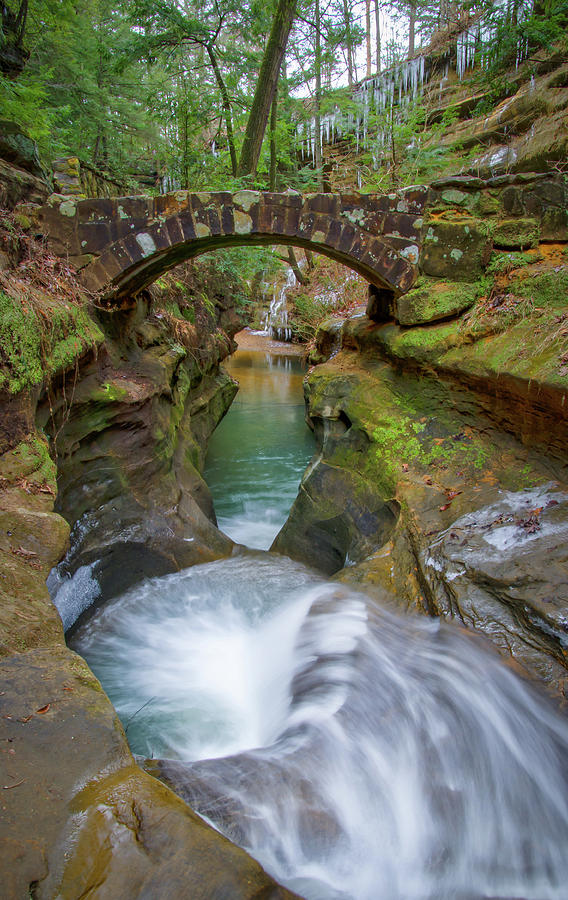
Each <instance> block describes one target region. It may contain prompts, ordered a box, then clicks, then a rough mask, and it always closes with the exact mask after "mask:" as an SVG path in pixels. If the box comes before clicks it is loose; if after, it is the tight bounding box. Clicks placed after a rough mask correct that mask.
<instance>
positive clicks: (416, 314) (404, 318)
mask: <svg viewBox="0 0 568 900" xmlns="http://www.w3.org/2000/svg"><path fill="white" fill-rule="evenodd" d="M475 299H476V288H475V286H473V285H470V284H467V283H460V282H457V283H456V282H451V281H437V280H434V279H426V278H424V279H422V281H421V282H420V283H419V284H418V285H417V286H416V287H415V288H413V289H412V290H411V291H408V293H407V294H403V295H402V297H399V298H398V299H397V301H396V319H397V321H398V322H399V324H400V325H425V324H427V323H428V322H437V321H439V320H440V319H448V318H452V317H454V316H458V315H459V314H460V313H462V312H464V311H465V310H466V309H469V308H470V307H471V306H473V304H474V303H475Z"/></svg>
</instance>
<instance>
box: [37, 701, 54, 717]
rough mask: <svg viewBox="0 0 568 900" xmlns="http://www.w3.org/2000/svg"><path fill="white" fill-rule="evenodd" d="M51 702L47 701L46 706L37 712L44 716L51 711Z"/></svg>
mask: <svg viewBox="0 0 568 900" xmlns="http://www.w3.org/2000/svg"><path fill="white" fill-rule="evenodd" d="M50 706H51V703H46V705H45V706H42V707H41V709H36V713H39V715H40V716H43V714H44V713H46V712H48V711H49V708H50Z"/></svg>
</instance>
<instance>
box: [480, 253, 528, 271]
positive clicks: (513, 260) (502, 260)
mask: <svg viewBox="0 0 568 900" xmlns="http://www.w3.org/2000/svg"><path fill="white" fill-rule="evenodd" d="M535 261H536V259H535V256H534V254H530V253H521V252H519V251H511V252H509V253H493V254H492V256H491V259H490V261H489V265H488V266H487V269H486V272H487V274H488V275H498V274H500V273H501V272H510V271H511V270H512V269H522V268H525V267H526V266H530V264H531V263H533V262H535Z"/></svg>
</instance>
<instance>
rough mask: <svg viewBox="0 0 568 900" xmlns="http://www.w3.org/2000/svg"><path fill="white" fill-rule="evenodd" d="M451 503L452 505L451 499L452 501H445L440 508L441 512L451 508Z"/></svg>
mask: <svg viewBox="0 0 568 900" xmlns="http://www.w3.org/2000/svg"><path fill="white" fill-rule="evenodd" d="M451 505H452V504H451V501H450V503H444V505H443V506H439V507H438V509H439V510H440V512H444V510H446V509H449V508H450V506H451Z"/></svg>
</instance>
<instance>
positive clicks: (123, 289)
mask: <svg viewBox="0 0 568 900" xmlns="http://www.w3.org/2000/svg"><path fill="white" fill-rule="evenodd" d="M267 245H272V246H274V245H285V246H292V247H298V248H301V249H304V250H310V251H312V253H321V254H323V255H324V256H328V257H329V258H330V259H334V260H336V261H337V262H339V263H341V264H343V265H344V266H346V267H347V268H349V269H351V270H353V271H354V272H357V273H358V274H359V275H362V276H363V278H365V279H366V280H367V281H368V282H369V283H370V284H373V285H375V286H376V287H379V288H382V289H387V290H389V291H392V292H393V293H394V294H399V293H401V291H400V290H398V289H397V287H396V285H394V284H393V283H392V282H390V281H389V279H388V278H386V277H381V276H380V275H379V274H378V273H377V272H376V271H375V270H374V269H372V268H371V267H370V266H369V265H367V264H365V263H364V262H362V261H360V260H357V259H356V258H355V257H353V256H351V255H350V254H348V253H343V252H341V251H340V250H337V249H336V248H332V247H328V246H327V245H326V244H324V243H321V242H317V243H316V242H314V241H310V240H308V239H305V238H300V237H297V236H296V237H289V236H287V235H265V234H255V235H216V236H212V237H207V238H200V239H197V240H192V241H187V242H184V243H180V244H176V245H174V246H173V247H169V248H167V249H165V250H159V251H156V252H155V253H152V254H151V256H148V257H146V258H144V259H143V260H142V261H140V262H138V263H134V264H132V265H131V266H130V267H128V268H126V269H124V270H123V272H121V273H120V274H119V275H118V276H116V277H115V278H114V279H113V280H112V282H111V283H110V284H109V285H108V288H107V289H106V290H105V291H104V295H103V299H104V300H105V301H106V302H107V303H109V302H112V301H113V300H119V299H122V298H124V297H127V296H135V295H136V294H138V293H139V292H140V291H141V290H143V289H144V288H145V287H148V286H149V285H150V284H152V283H153V282H154V281H156V280H157V279H158V278H159V277H160V276H161V275H163V274H164V273H165V272H167V271H169V270H170V269H173V268H174V267H175V266H177V265H179V264H180V263H182V262H185V261H186V260H188V259H194V258H195V257H197V256H202V255H203V254H204V253H210V252H212V251H215V250H220V249H222V248H225V247H246V246H248V247H250V246H267ZM110 249H111V248H109V250H110Z"/></svg>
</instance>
